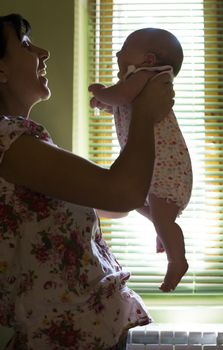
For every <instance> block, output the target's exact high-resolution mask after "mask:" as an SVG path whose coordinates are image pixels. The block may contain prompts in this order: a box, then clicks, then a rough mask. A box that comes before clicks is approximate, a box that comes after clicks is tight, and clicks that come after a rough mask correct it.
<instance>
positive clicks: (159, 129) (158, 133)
mask: <svg viewBox="0 0 223 350" xmlns="http://www.w3.org/2000/svg"><path fill="white" fill-rule="evenodd" d="M139 70H149V71H156V72H158V74H159V75H160V74H163V73H164V72H169V74H172V67H170V66H162V67H142V68H138V69H135V67H134V66H130V67H129V69H128V72H127V74H126V77H125V79H127V78H128V76H129V75H130V74H132V73H136V72H137V71H139ZM152 79H154V77H153V78H152ZM113 113H114V118H115V126H116V132H117V137H118V140H119V143H120V146H121V148H123V147H124V146H125V144H126V140H127V137H128V130H129V124H130V118H131V112H130V108H129V105H122V106H116V107H114V109H113ZM154 135H155V162H154V169H153V176H152V180H151V185H150V189H149V194H154V195H155V196H156V197H158V198H163V199H166V200H167V202H174V203H176V205H177V206H178V207H179V214H180V213H181V212H182V210H183V209H184V208H185V207H186V206H187V204H188V202H189V200H190V196H191V190H192V167H191V160H190V155H189V152H188V149H187V146H186V143H185V140H184V137H183V135H182V132H181V130H180V127H179V125H178V122H177V119H176V117H175V114H174V112H173V111H171V112H170V113H169V114H168V116H166V117H165V118H164V119H163V120H162V121H161V122H159V123H156V124H155V126H154ZM145 205H149V199H148V196H147V199H146V202H145Z"/></svg>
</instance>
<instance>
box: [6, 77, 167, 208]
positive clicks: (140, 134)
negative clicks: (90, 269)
mask: <svg viewBox="0 0 223 350" xmlns="http://www.w3.org/2000/svg"><path fill="white" fill-rule="evenodd" d="M148 94H150V95H151V101H152V103H151V102H150V103H148V98H147V96H148ZM172 98H173V89H172V84H170V79H169V76H168V75H167V74H166V75H162V76H160V77H158V78H157V79H155V80H153V81H152V82H149V83H148V84H147V85H146V87H145V89H144V90H143V91H142V93H141V94H140V95H139V96H138V97H137V98H136V99H135V100H134V103H133V105H132V120H131V124H130V129H129V138H128V141H127V143H126V147H125V148H124V150H123V151H122V152H121V154H120V156H119V157H118V158H117V159H116V161H115V162H114V163H113V164H112V166H111V168H110V169H104V168H102V167H100V166H97V165H95V164H93V163H91V162H89V161H88V160H86V159H84V158H81V157H79V156H77V155H74V154H72V153H71V152H68V151H65V150H63V149H60V148H57V147H54V146H52V145H49V144H47V143H45V142H43V141H40V140H38V139H36V138H33V137H31V136H28V135H23V136H21V137H20V138H18V139H17V140H16V141H15V142H14V143H13V144H12V145H11V147H10V148H9V150H7V151H6V153H5V156H4V158H3V161H2V164H1V165H0V175H1V176H2V177H3V178H5V179H6V180H7V181H9V182H12V183H15V184H18V185H22V186H25V187H27V188H30V189H31V190H33V191H38V192H41V193H43V194H46V195H49V196H52V197H55V198H58V199H61V200H65V201H69V202H72V203H76V204H79V205H84V206H89V207H93V208H98V209H103V210H108V211H120V212H122V211H130V210H132V209H135V208H139V207H141V206H142V205H143V203H144V200H145V197H146V194H147V192H148V188H149V185H150V180H151V176H152V171H153V162H154V135H153V120H154V118H155V117H156V116H159V117H160V116H162V115H163V116H165V115H166V114H167V113H168V111H169V110H170V109H171V107H172V105H173V99H172ZM160 101H162V104H161V103H160Z"/></svg>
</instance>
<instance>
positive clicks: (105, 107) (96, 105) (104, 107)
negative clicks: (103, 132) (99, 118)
mask: <svg viewBox="0 0 223 350" xmlns="http://www.w3.org/2000/svg"><path fill="white" fill-rule="evenodd" d="M90 106H91V108H98V109H100V110H101V111H105V112H107V113H110V114H113V109H112V106H109V105H106V104H105V103H102V102H100V101H99V100H97V99H96V98H95V97H92V98H91V99H90Z"/></svg>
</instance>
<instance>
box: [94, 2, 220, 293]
mask: <svg viewBox="0 0 223 350" xmlns="http://www.w3.org/2000/svg"><path fill="white" fill-rule="evenodd" d="M88 16H89V27H88V29H89V44H88V52H89V82H95V81H98V82H101V83H103V84H107V85H109V84H113V83H115V82H116V81H117V72H118V69H117V64H116V57H115V53H116V52H117V51H118V50H119V48H120V47H121V45H122V43H123V41H124V39H125V38H126V36H127V35H128V34H129V33H130V32H132V31H134V30H136V29H139V28H143V27H160V28H164V29H167V30H169V31H171V32H172V33H173V34H175V35H176V36H177V37H178V39H179V40H180V42H181V44H182V46H183V49H184V56H185V58H184V63H183V67H182V69H181V72H180V74H179V76H178V77H177V78H176V79H175V91H176V103H175V106H174V111H175V113H176V116H177V118H178V121H179V124H180V126H181V129H182V131H183V133H184V136H185V139H186V141H187V144H188V146H189V149H190V153H191V157H192V165H193V172H194V184H193V192H192V197H191V201H190V204H189V205H188V207H187V208H186V210H185V211H184V213H183V214H182V216H181V217H180V218H179V219H178V222H179V224H180V226H181V227H182V228H183V231H184V236H185V243H186V251H187V258H188V260H189V264H190V269H189V271H188V273H187V274H186V276H185V277H184V278H183V280H182V282H181V283H180V285H179V286H178V288H177V289H176V292H175V293H179V294H190V295H192V294H197V295H199V294H210V293H211V294H215V295H216V294H218V295H219V294H222V293H223V176H222V174H223V43H222V42H223V41H222V39H223V3H222V1H221V0H219V1H218V0H190V1H186V0H185V1H184V0H181V1H167V0H156V1H151V0H140V1H139V2H135V1H132V0H128V1H127V0H113V1H112V0H89V1H88ZM118 152H119V146H118V142H117V139H116V134H115V129H114V122H113V116H111V115H109V114H106V113H104V112H101V111H93V110H90V111H89V157H90V159H91V160H92V161H94V162H97V163H99V164H101V165H103V166H109V165H110V164H111V162H112V161H113V160H114V159H115V157H116V156H117V154H118ZM102 230H103V232H104V234H105V238H106V239H107V241H108V243H109V245H110V246H111V248H112V250H113V252H114V253H115V255H116V256H117V258H118V260H119V261H120V263H121V264H122V266H123V268H127V269H128V270H130V271H131V273H132V277H131V280H130V282H129V286H130V287H131V288H133V289H134V290H135V291H137V292H139V293H141V294H144V293H146V294H147V293H156V292H157V291H158V286H159V285H160V283H161V282H162V279H163V276H164V274H165V269H166V257H165V255H163V254H156V253H155V231H154V229H153V226H152V224H151V223H150V222H149V221H148V220H146V219H145V218H143V217H142V216H140V215H139V214H137V213H136V212H132V213H130V214H129V216H128V217H127V218H125V219H120V220H117V219H116V220H106V219H104V220H102Z"/></svg>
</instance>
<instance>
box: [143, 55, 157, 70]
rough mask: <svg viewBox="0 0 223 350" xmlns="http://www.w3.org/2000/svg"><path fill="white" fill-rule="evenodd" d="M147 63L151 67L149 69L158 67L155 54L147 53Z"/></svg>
mask: <svg viewBox="0 0 223 350" xmlns="http://www.w3.org/2000/svg"><path fill="white" fill-rule="evenodd" d="M145 63H146V64H147V65H148V66H149V67H153V66H155V65H156V55H155V53H153V52H147V53H146V54H145Z"/></svg>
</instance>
